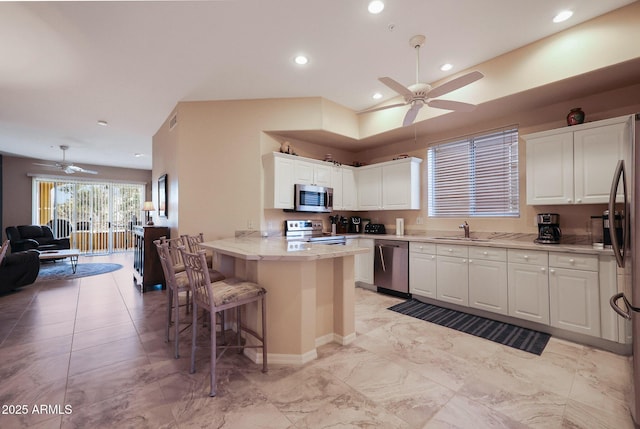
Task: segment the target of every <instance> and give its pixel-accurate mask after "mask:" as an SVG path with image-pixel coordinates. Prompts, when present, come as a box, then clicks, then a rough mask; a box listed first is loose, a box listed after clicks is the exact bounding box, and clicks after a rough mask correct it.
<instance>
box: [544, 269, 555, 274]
mask: <svg viewBox="0 0 640 429" xmlns="http://www.w3.org/2000/svg"><path fill="white" fill-rule="evenodd" d="M543 270H544V268H543ZM549 272H550V273H551V274H555V273H556V270H554V269H550V270H549Z"/></svg>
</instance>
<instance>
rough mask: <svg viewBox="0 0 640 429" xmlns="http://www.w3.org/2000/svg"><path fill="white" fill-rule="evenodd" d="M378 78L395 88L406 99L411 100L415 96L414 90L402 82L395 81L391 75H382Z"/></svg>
mask: <svg viewBox="0 0 640 429" xmlns="http://www.w3.org/2000/svg"><path fill="white" fill-rule="evenodd" d="M378 80H379V81H380V82H382V83H384V84H385V85H387V86H388V87H389V88H391V89H393V90H394V91H395V92H397V93H398V94H400V95H402V96H403V97H404V98H405V100H411V99H412V98H413V92H412V91H411V90H410V89H409V88H407V87H406V86H404V85H403V84H401V83H400V82H398V81H395V80H393V79H391V78H390V77H381V78H378Z"/></svg>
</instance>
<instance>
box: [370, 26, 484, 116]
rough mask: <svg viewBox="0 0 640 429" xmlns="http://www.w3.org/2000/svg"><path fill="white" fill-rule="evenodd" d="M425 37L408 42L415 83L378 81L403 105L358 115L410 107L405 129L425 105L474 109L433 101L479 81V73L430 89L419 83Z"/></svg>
mask: <svg viewBox="0 0 640 429" xmlns="http://www.w3.org/2000/svg"><path fill="white" fill-rule="evenodd" d="M425 39H426V38H425V36H423V35H416V36H413V37H412V38H411V39H410V40H409V44H410V45H411V47H412V48H414V49H415V50H416V83H415V84H413V85H410V86H408V87H406V86H404V85H402V84H401V83H399V82H397V81H395V80H393V79H391V78H390V77H381V78H379V79H378V80H379V81H380V82H382V83H384V84H385V85H387V86H388V87H389V88H391V89H393V90H394V91H395V92H397V93H398V94H400V95H402V96H403V97H404V103H396V104H390V105H387V106H382V107H374V108H372V109H367V110H363V111H361V112H358V113H368V112H375V111H378V110H383V109H390V108H392V107H399V106H406V105H409V104H410V105H411V108H410V109H409V110H408V111H407V114H406V115H405V117H404V120H403V121H402V126H403V127H406V126H407V125H411V124H412V123H413V121H415V119H416V116H417V115H418V111H419V110H420V109H421V108H422V106H424V105H425V104H426V105H427V106H429V107H435V108H436V109H446V110H455V111H459V112H470V111H472V110H473V109H475V108H476V106H475V104H469V103H462V102H460V101H452V100H434V98H437V97H440V96H441V95H444V94H447V93H449V92H451V91H455V90H456V89H459V88H462V87H463V86H467V85H469V84H471V83H473V82H475V81H477V80H479V79H482V78H483V77H484V75H483V74H482V73H480V72H479V71H473V72H471V73H467V74H465V75H463V76H460V77H457V78H455V79H453V80H450V81H449V82H446V83H444V84H442V85H440V86H437V87H435V88H432V87H431V85H429V84H427V83H421V82H420V48H421V47H422V45H424V41H425Z"/></svg>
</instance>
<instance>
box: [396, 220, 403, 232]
mask: <svg viewBox="0 0 640 429" xmlns="http://www.w3.org/2000/svg"><path fill="white" fill-rule="evenodd" d="M396 235H404V219H403V218H401V217H399V218H396Z"/></svg>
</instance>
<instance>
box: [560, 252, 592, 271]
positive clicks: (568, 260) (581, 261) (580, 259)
mask: <svg viewBox="0 0 640 429" xmlns="http://www.w3.org/2000/svg"><path fill="white" fill-rule="evenodd" d="M549 266H550V267H558V268H570V269H574V270H585V271H598V256H597V255H577V254H575V253H556V252H549Z"/></svg>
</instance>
